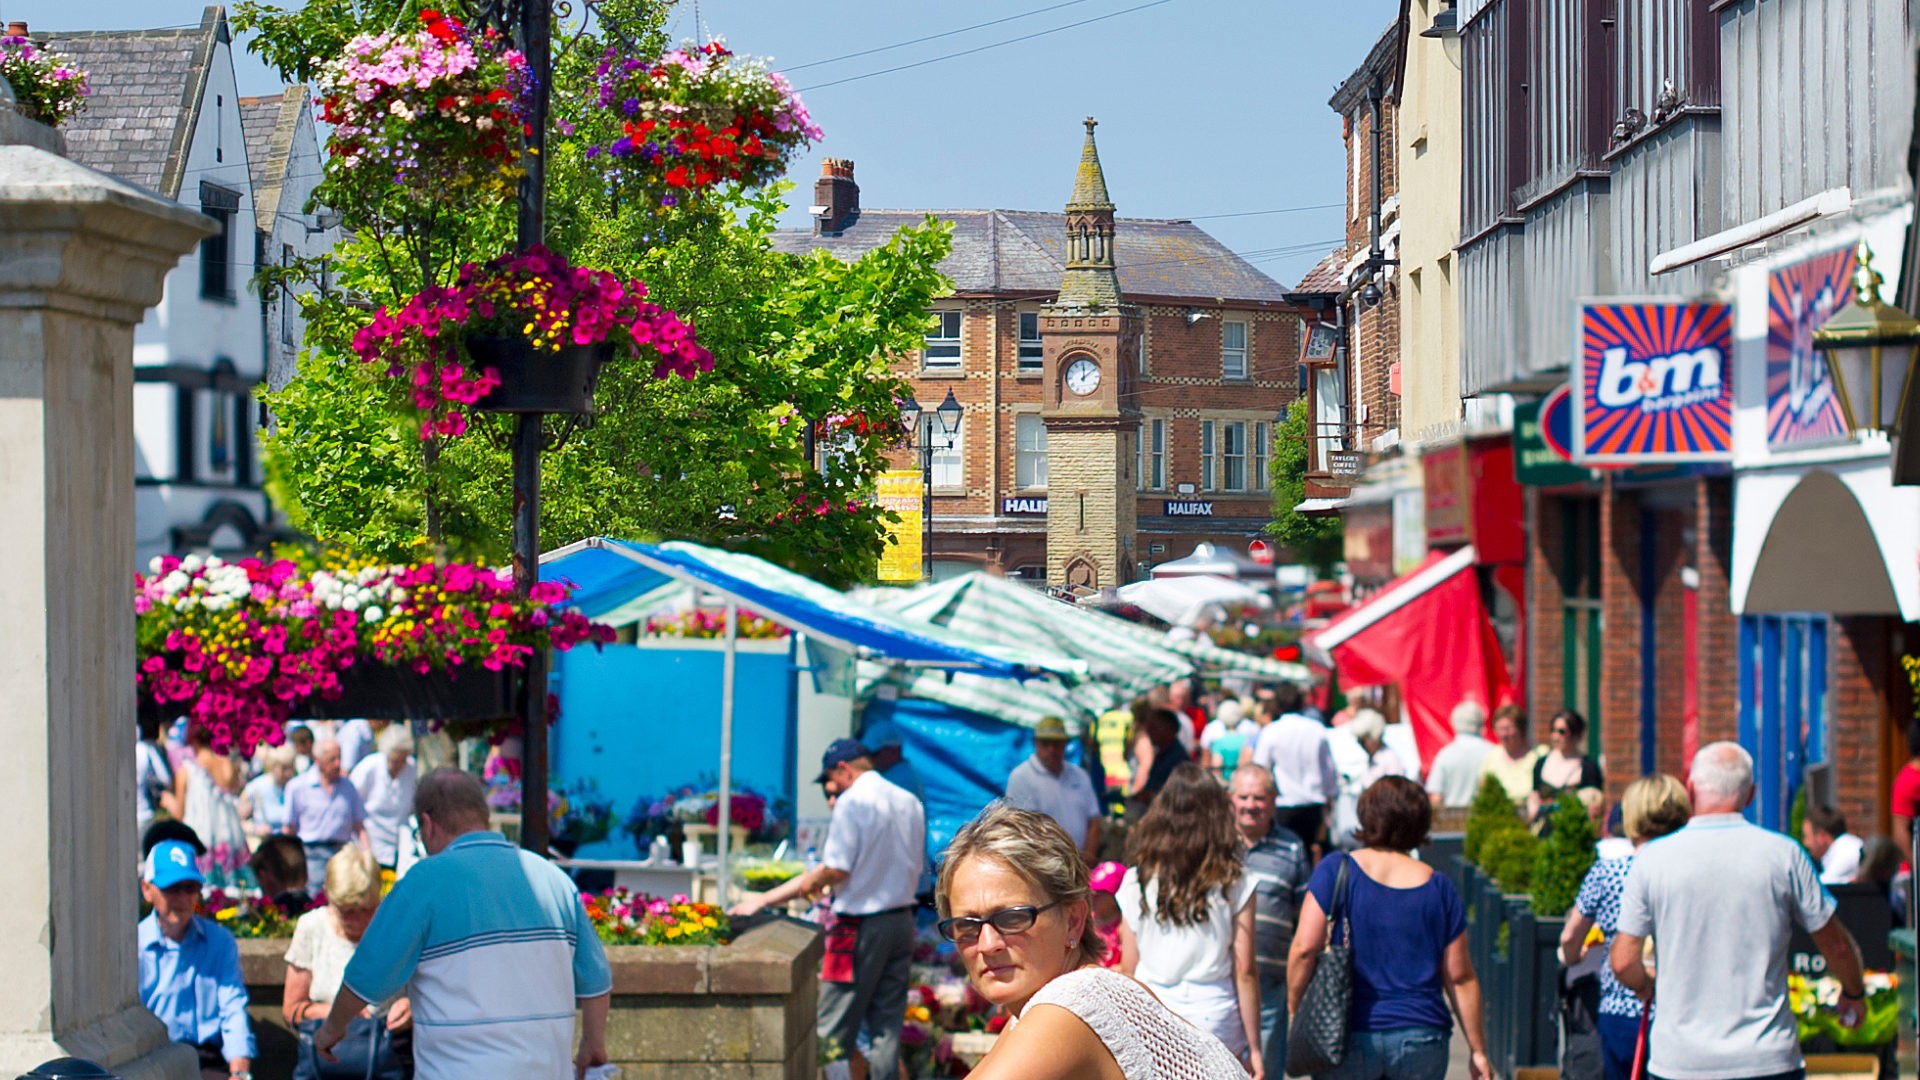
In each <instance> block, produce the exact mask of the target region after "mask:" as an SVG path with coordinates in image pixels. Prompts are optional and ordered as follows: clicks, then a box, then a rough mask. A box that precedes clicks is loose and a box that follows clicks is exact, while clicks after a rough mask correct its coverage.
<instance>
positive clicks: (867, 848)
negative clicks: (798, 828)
mask: <svg viewBox="0 0 1920 1080" xmlns="http://www.w3.org/2000/svg"><path fill="white" fill-rule="evenodd" d="M820 765H821V769H820V776H819V778H818V782H819V783H820V784H821V785H823V786H824V787H825V788H826V791H827V794H828V795H829V796H830V797H832V798H833V799H834V804H833V823H832V825H831V826H829V828H828V831H827V846H826V848H825V850H823V851H822V852H821V853H820V865H819V866H817V867H815V868H814V869H812V870H809V871H807V872H806V873H804V874H801V875H800V876H799V877H797V878H794V879H793V880H791V881H789V882H787V883H786V884H784V885H780V886H777V887H775V888H773V889H770V890H768V891H767V892H766V893H764V894H762V895H760V896H757V897H751V898H749V899H746V900H743V901H741V902H740V903H738V904H736V905H734V907H733V909H732V911H731V912H729V914H732V915H734V916H737V917H744V916H747V915H752V914H755V913H757V912H759V911H760V910H761V909H762V908H765V907H768V906H778V905H783V904H785V903H786V902H787V901H789V900H792V899H794V898H795V897H801V896H812V895H813V894H814V893H816V892H819V891H820V890H821V889H823V888H826V887H828V886H831V887H832V888H833V916H834V921H833V924H832V926H831V927H830V928H829V929H828V931H827V955H826V957H825V958H824V959H823V960H822V961H821V965H820V979H821V981H820V1015H819V1022H818V1025H817V1026H818V1031H819V1035H820V1038H821V1039H822V1040H826V1039H834V1040H836V1041H837V1042H838V1043H839V1045H840V1048H841V1049H842V1050H844V1051H846V1052H847V1053H849V1054H851V1053H853V1051H854V1040H855V1038H857V1037H858V1036H859V1034H860V1029H861V1027H862V1026H865V1028H866V1030H867V1034H868V1035H869V1036H870V1037H871V1038H872V1040H873V1043H872V1050H871V1052H870V1053H869V1054H868V1055H867V1075H868V1076H870V1077H874V1078H876V1080H879V1078H888V1080H890V1078H892V1077H893V1076H895V1075H897V1074H898V1073H899V1071H900V1027H901V1023H902V1021H903V1020H904V1019H905V1017H906V1011H907V989H908V984H909V982H910V981H911V975H912V968H913V950H914V946H915V944H916V940H915V936H914V929H913V907H914V888H915V886H916V885H917V884H918V883H919V881H920V864H921V862H922V860H923V859H925V857H926V852H925V847H924V842H923V841H922V837H923V836H925V835H926V812H925V810H924V809H923V808H922V807H921V805H920V800H919V799H916V798H914V797H913V795H912V793H911V792H908V791H906V790H904V789H902V788H901V787H899V786H898V785H896V784H893V783H890V782H889V781H888V780H887V778H886V777H884V776H881V775H880V774H879V773H878V772H875V771H874V768H873V757H872V755H871V754H869V753H868V752H867V748H866V747H864V746H862V745H860V743H858V742H856V741H855V740H853V739H837V740H835V741H834V743H833V745H832V746H829V747H827V752H826V754H825V756H824V757H822V758H821V761H820Z"/></svg>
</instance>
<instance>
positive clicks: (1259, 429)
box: [1253, 420, 1273, 491]
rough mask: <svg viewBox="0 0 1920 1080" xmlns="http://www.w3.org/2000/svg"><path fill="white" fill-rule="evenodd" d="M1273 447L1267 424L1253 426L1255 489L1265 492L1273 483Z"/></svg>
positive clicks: (1264, 422) (1259, 423) (1262, 422)
mask: <svg viewBox="0 0 1920 1080" xmlns="http://www.w3.org/2000/svg"><path fill="white" fill-rule="evenodd" d="M1272 471H1273V447H1272V446H1271V445H1270V442H1269V439H1268V433H1267V423H1266V421H1264V420H1262V421H1260V422H1258V423H1256V424H1254V425H1253V489H1254V490H1255V491H1265V490H1267V487H1268V485H1269V484H1270V483H1272V480H1271V475H1272Z"/></svg>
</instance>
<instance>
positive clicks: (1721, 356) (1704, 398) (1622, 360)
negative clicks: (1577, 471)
mask: <svg viewBox="0 0 1920 1080" xmlns="http://www.w3.org/2000/svg"><path fill="white" fill-rule="evenodd" d="M1578 326H1579V340H1578V342H1577V345H1578V351H1579V356H1580V388H1579V392H1578V393H1577V394H1575V395H1574V431H1573V459H1574V461H1576V462H1579V463H1581V464H1591V465H1600V464H1640V463H1645V462H1656V461H1725V460H1727V459H1729V458H1731V457H1732V456H1733V378H1732V376H1733V309H1732V307H1731V306H1729V305H1727V304H1722V303H1682V302H1676V301H1668V300H1590V301H1584V302H1582V303H1581V304H1580V305H1579V311H1578Z"/></svg>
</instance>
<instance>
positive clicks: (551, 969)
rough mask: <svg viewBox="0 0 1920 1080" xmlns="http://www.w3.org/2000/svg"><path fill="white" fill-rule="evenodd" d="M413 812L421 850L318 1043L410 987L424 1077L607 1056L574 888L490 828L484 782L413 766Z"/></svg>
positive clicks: (583, 916)
mask: <svg viewBox="0 0 1920 1080" xmlns="http://www.w3.org/2000/svg"><path fill="white" fill-rule="evenodd" d="M413 812H414V816H415V817H417V818H419V819H420V840H421V843H422V844H423V845H425V847H426V849H427V854H428V856H429V858H427V859H426V860H425V861H424V862H421V863H420V864H419V865H418V866H415V867H414V868H413V870H412V871H411V872H410V873H408V874H407V875H406V876H405V877H403V878H401V879H400V880H399V881H398V882H396V883H395V884H394V886H393V891H392V892H390V893H388V894H387V898H386V899H385V900H383V901H382V902H381V904H380V908H379V910H378V911H377V912H376V913H375V914H374V917H373V922H372V923H371V924H369V925H368V926H367V930H366V933H365V934H364V935H363V936H362V937H361V939H360V945H359V947H358V948H356V949H355V950H354V953H353V959H352V960H351V961H349V962H348V963H347V969H346V975H345V977H344V978H343V979H342V981H341V984H340V992H339V995H338V996H337V997H335V998H334V999H333V1008H332V1010H331V1011H329V1012H328V1014H327V1021H326V1024H325V1025H323V1026H322V1027H321V1029H320V1031H319V1032H318V1033H317V1034H315V1035H314V1037H313V1047H314V1049H315V1050H316V1051H318V1052H319V1053H320V1055H321V1056H322V1057H323V1058H325V1059H326V1060H328V1061H332V1060H334V1057H333V1055H332V1053H331V1050H332V1047H333V1046H334V1044H336V1043H338V1042H339V1041H340V1040H341V1038H342V1037H344V1036H345V1035H346V1033H347V1025H348V1023H350V1022H351V1021H352V1019H353V1018H354V1017H355V1016H358V1015H359V1014H360V1010H361V1009H363V1008H365V1007H366V1006H367V1003H368V1002H378V1001H386V1000H388V999H389V998H392V997H393V996H394V995H396V994H398V993H399V992H400V990H401V989H402V988H403V987H410V989H409V991H408V993H409V996H410V998H411V1000H412V1004H413V1030H414V1041H413V1053H414V1065H415V1070H416V1071H415V1075H416V1076H418V1077H420V1080H495V1078H497V1080H520V1078H522V1077H548V1078H552V1080H558V1078H560V1077H565V1076H569V1075H576V1074H577V1073H578V1072H580V1071H583V1070H585V1069H587V1068H589V1067H591V1066H595V1065H603V1064H605V1063H606V1061H607V1010H608V1006H609V1004H610V1002H611V997H610V995H611V993H612V991H613V975H612V972H611V970H610V969H609V968H608V966H607V954H606V951H605V950H604V949H602V948H601V946H600V937H599V935H598V934H596V933H595V932H594V929H593V923H592V922H591V921H590V920H589V919H588V918H587V913H586V909H585V908H584V907H582V906H581V903H580V890H579V889H578V888H577V887H575V885H574V884H573V881H572V880H571V879H569V878H568V877H567V875H566V874H565V873H564V872H563V871H561V870H560V868H559V867H557V866H554V865H553V864H552V863H550V862H548V861H547V860H545V859H543V858H541V857H540V856H538V855H535V854H534V853H533V852H530V851H522V850H520V849H519V848H517V847H515V846H514V845H513V844H511V843H509V842H508V841H507V838H506V837H504V836H501V835H500V834H499V833H497V832H491V831H489V830H488V829H487V794H486V789H484V788H482V787H481V786H480V781H478V780H476V779H474V778H473V777H472V776H471V775H469V774H467V773H464V772H461V771H460V770H458V769H435V770H434V771H433V772H430V773H428V774H427V775H426V776H424V777H421V778H420V782H419V786H418V787H417V788H416V790H415V792H414V800H413ZM576 1008H578V1009H579V1010H580V1015H581V1033H580V1050H579V1053H578V1054H573V1055H572V1058H573V1065H572V1067H571V1068H569V1066H568V1057H569V1055H570V1053H571V1051H572V1047H573V1014H574V1010H575V1009H576Z"/></svg>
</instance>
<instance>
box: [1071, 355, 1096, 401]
mask: <svg viewBox="0 0 1920 1080" xmlns="http://www.w3.org/2000/svg"><path fill="white" fill-rule="evenodd" d="M1099 388H1100V365H1099V364H1096V363H1094V362H1093V361H1091V360H1088V359H1086V358H1085V357H1081V358H1080V359H1078V360H1075V361H1074V362H1073V363H1071V364H1068V365H1067V389H1069V390H1071V391H1073V392H1074V393H1076V394H1079V395H1080V396H1081V397H1085V396H1087V395H1088V394H1091V393H1093V392H1094V391H1095V390H1097V389H1099Z"/></svg>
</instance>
